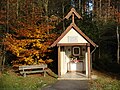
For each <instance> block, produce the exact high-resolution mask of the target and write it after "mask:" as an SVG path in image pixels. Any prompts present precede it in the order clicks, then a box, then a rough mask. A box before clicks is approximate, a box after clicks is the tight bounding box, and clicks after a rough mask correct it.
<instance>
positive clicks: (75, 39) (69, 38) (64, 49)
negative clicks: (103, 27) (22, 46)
mask: <svg viewBox="0 0 120 90" xmlns="http://www.w3.org/2000/svg"><path fill="white" fill-rule="evenodd" d="M70 16H72V23H71V24H70V25H69V26H68V27H67V29H66V30H65V31H64V32H63V33H62V34H61V35H60V37H58V38H57V40H56V41H55V42H54V43H53V44H52V45H51V47H54V46H57V47H58V78H62V77H64V76H65V75H68V73H69V74H72V75H73V77H74V76H75V74H77V75H80V77H79V76H78V77H77V78H82V77H81V76H83V77H85V78H90V77H91V51H90V46H91V45H92V46H94V47H98V45H96V44H95V43H94V42H93V41H92V40H91V39H90V38H89V37H88V36H87V35H85V34H84V33H83V32H82V31H81V30H80V29H79V28H78V27H77V25H76V24H75V22H74V16H77V17H78V19H80V18H82V17H81V16H80V15H79V14H78V13H77V12H76V10H75V9H74V8H72V9H71V11H70V12H69V13H68V14H67V15H66V17H65V18H66V19H69V17H70ZM66 77H69V75H68V76H66ZM69 78H72V76H70V77H69Z"/></svg>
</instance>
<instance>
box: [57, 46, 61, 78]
mask: <svg viewBox="0 0 120 90" xmlns="http://www.w3.org/2000/svg"><path fill="white" fill-rule="evenodd" d="M60 57H61V55H60V46H58V77H60V76H61V60H60Z"/></svg>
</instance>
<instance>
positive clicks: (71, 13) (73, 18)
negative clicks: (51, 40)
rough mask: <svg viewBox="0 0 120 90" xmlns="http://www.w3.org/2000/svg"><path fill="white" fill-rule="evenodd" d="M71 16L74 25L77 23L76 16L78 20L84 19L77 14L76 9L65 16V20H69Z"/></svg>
mask: <svg viewBox="0 0 120 90" xmlns="http://www.w3.org/2000/svg"><path fill="white" fill-rule="evenodd" d="M70 16H72V23H75V16H76V17H78V19H82V17H81V16H80V15H79V14H78V13H77V12H76V10H75V9H74V8H72V9H71V10H70V12H69V13H68V14H67V15H66V16H65V18H66V19H69V18H70Z"/></svg>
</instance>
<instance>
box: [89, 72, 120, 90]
mask: <svg viewBox="0 0 120 90" xmlns="http://www.w3.org/2000/svg"><path fill="white" fill-rule="evenodd" d="M94 74H95V75H97V76H98V79H96V80H91V81H90V90H120V80H118V79H117V78H116V76H111V75H110V74H105V73H101V72H97V71H94Z"/></svg>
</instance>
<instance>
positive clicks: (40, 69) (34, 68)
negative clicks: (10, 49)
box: [19, 64, 47, 77]
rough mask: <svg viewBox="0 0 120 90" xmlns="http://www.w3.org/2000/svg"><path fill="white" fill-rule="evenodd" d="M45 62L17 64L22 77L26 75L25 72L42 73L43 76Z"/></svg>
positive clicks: (45, 66)
mask: <svg viewBox="0 0 120 90" xmlns="http://www.w3.org/2000/svg"><path fill="white" fill-rule="evenodd" d="M45 68H47V64H40V65H26V66H19V71H20V74H22V75H23V76H24V77H26V74H30V73H40V72H43V73H44V77H45V74H46V70H45Z"/></svg>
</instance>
